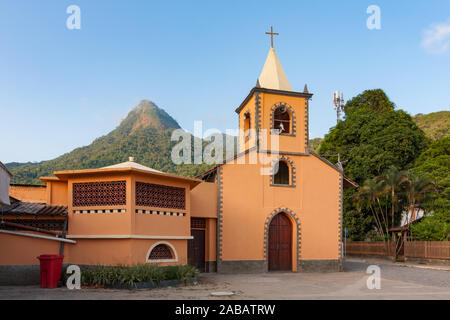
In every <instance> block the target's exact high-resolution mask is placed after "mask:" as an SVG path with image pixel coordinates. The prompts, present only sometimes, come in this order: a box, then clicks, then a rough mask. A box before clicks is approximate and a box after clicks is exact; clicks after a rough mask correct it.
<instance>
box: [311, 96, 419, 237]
mask: <svg viewBox="0 0 450 320" xmlns="http://www.w3.org/2000/svg"><path fill="white" fill-rule="evenodd" d="M344 110H345V119H344V120H343V121H340V122H339V123H338V124H337V125H336V126H335V127H333V128H331V129H330V132H329V133H328V134H327V135H326V137H325V139H324V141H322V143H321V144H320V148H319V153H320V154H321V155H323V156H325V157H327V158H328V159H329V160H330V161H331V162H334V163H335V162H336V161H337V155H338V154H339V155H340V156H341V159H342V160H346V161H347V162H345V163H344V165H343V167H344V172H345V174H346V175H347V176H349V177H350V178H351V179H353V180H354V181H356V182H357V183H358V184H363V183H364V181H365V180H367V179H371V178H374V177H376V176H379V175H381V174H382V173H383V172H384V171H385V170H386V169H388V168H389V167H390V166H392V165H393V166H395V167H397V168H398V170H400V171H401V170H405V169H410V168H412V167H413V165H414V161H415V160H416V158H417V157H418V156H419V155H420V153H421V152H422V151H423V150H424V149H425V148H426V145H427V140H426V137H425V134H424V133H423V131H422V130H421V129H420V128H418V127H417V125H416V124H415V123H414V121H413V120H412V118H411V116H410V115H408V114H407V113H406V112H405V111H403V110H395V104H394V103H393V102H392V101H390V100H389V98H388V97H387V95H386V94H385V93H384V92H383V90H381V89H376V90H367V91H364V92H363V93H361V94H360V95H358V96H356V97H354V98H353V99H351V100H349V101H348V102H347V103H346V105H345V106H344ZM355 192H356V191H353V192H348V193H346V194H345V197H344V202H345V204H344V208H345V207H347V208H351V207H352V206H354V204H353V202H352V198H353V196H354V193H355ZM352 193H353V194H352ZM348 212H353V213H354V211H352V210H350V211H348ZM361 214H362V215H363V216H364V217H368V216H371V215H372V214H371V212H370V211H369V210H368V209H367V210H362V211H361ZM354 218H355V217H354V215H353V214H352V215H351V216H348V215H347V214H346V213H345V212H344V226H345V227H346V228H347V227H348V228H349V232H350V235H352V234H357V235H358V238H360V236H361V235H362V234H363V232H364V230H366V229H367V226H366V225H364V226H361V229H358V224H355V223H353V222H352V221H353V220H354ZM374 224H375V222H374ZM363 229H364V230H363ZM353 239H354V240H357V239H356V238H353Z"/></svg>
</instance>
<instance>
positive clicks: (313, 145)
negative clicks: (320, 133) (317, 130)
mask: <svg viewBox="0 0 450 320" xmlns="http://www.w3.org/2000/svg"><path fill="white" fill-rule="evenodd" d="M322 141H323V139H322V138H314V139H311V140H309V149H310V150H311V151H314V152H317V151H318V150H319V147H320V143H321V142H322Z"/></svg>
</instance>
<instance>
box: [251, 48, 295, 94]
mask: <svg viewBox="0 0 450 320" xmlns="http://www.w3.org/2000/svg"><path fill="white" fill-rule="evenodd" d="M258 84H259V86H260V87H261V88H266V89H275V90H284V91H292V87H291V84H290V83H289V80H288V79H287V77H286V74H285V73H284V70H283V67H282V66H281V63H280V60H278V57H277V54H276V53H275V50H274V49H273V48H270V50H269V54H268V55H267V59H266V63H265V64H264V68H263V70H262V72H261V75H260V76H259V79H258Z"/></svg>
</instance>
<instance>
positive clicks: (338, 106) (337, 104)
mask: <svg viewBox="0 0 450 320" xmlns="http://www.w3.org/2000/svg"><path fill="white" fill-rule="evenodd" d="M333 103H334V109H335V110H336V115H337V122H338V123H339V121H341V120H342V119H341V113H342V111H344V93H340V94H339V91H336V92H335V93H334V99H333Z"/></svg>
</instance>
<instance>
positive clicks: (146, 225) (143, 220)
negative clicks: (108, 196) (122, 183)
mask: <svg viewBox="0 0 450 320" xmlns="http://www.w3.org/2000/svg"><path fill="white" fill-rule="evenodd" d="M131 181H132V184H131V190H132V194H133V196H132V201H131V208H132V212H134V213H135V212H136V209H142V210H151V211H162V212H175V213H184V216H173V215H171V216H166V215H153V214H144V213H135V214H134V215H133V234H139V235H158V236H189V235H190V233H191V231H190V221H191V217H190V192H189V190H190V189H189V184H188V183H187V182H183V181H179V180H175V179H168V178H162V177H149V176H147V175H138V174H136V175H133V176H132V178H131ZM136 182H145V183H155V184H161V185H166V186H173V187H180V188H184V189H185V199H186V207H185V209H184V210H182V209H171V208H158V207H146V206H136V205H135V203H136V202H135V186H136Z"/></svg>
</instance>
